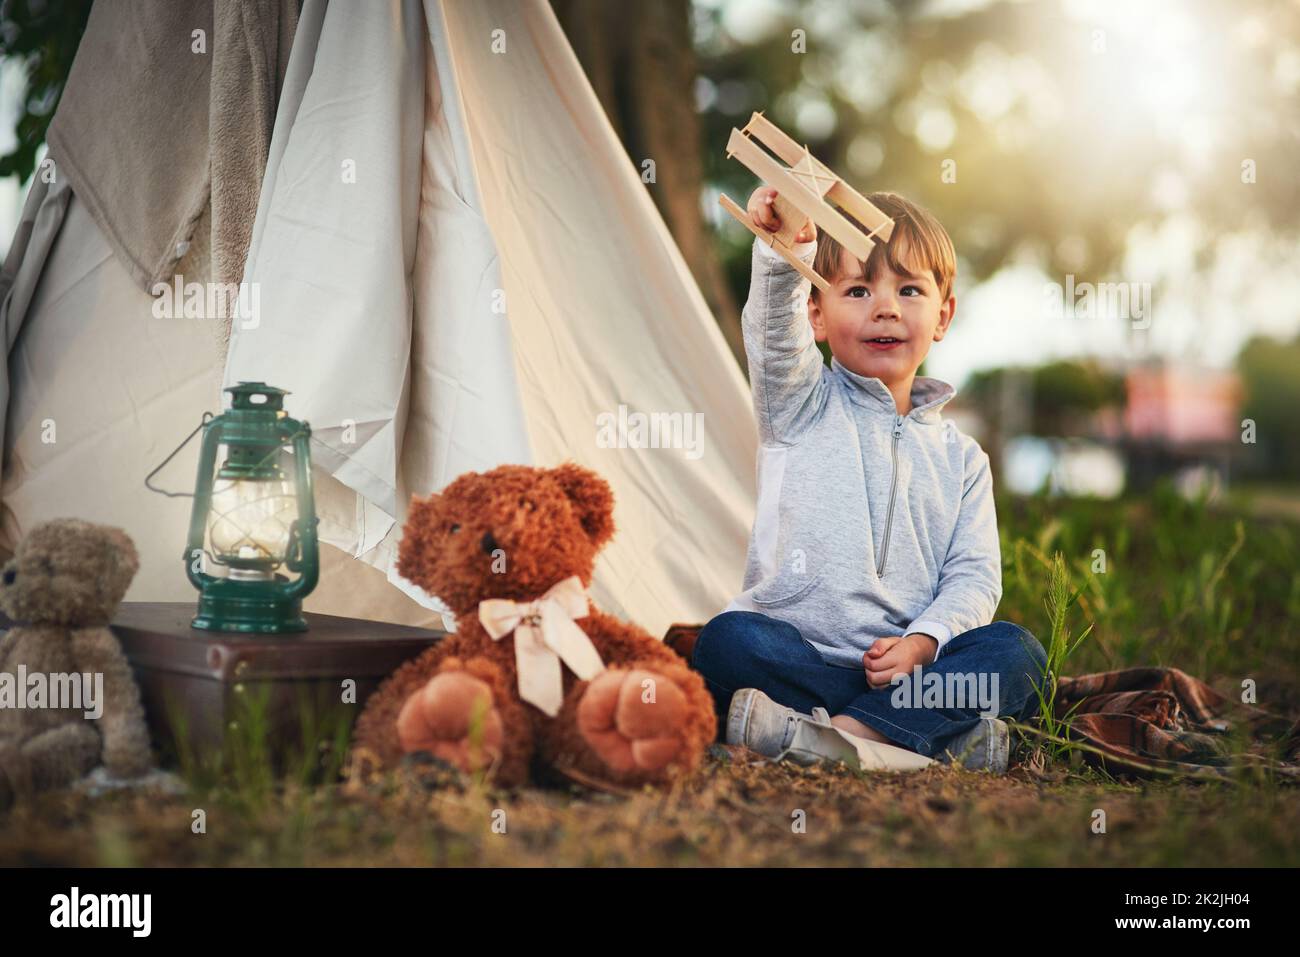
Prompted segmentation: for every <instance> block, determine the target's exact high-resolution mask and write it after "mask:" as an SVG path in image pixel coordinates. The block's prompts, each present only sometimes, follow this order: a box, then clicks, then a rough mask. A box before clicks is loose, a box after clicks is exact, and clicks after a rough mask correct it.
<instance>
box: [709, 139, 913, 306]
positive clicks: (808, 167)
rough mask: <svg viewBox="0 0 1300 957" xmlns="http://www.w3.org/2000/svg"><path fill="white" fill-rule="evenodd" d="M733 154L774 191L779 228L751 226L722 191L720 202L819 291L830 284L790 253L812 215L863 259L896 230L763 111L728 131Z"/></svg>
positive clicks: (889, 220)
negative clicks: (859, 227)
mask: <svg viewBox="0 0 1300 957" xmlns="http://www.w3.org/2000/svg"><path fill="white" fill-rule="evenodd" d="M755 140H757V141H758V143H762V144H763V145H764V146H766V147H767V148H768V149H770V150H771V151H772V152H773V153H775V154H776V155H777V156H778V157H780V158H781V159H782V160H784V161H785V162H786V163H787V164H789V165H788V166H782V165H781V164H780V163H778V162H777V161H776V160H774V159H773V158H772V157H771V156H769V155H768V154H767V152H766V151H765V150H763V149H761V148H760V147H759V146H758V143H756V142H755ZM732 157H735V158H736V159H739V160H740V161H741V162H742V163H744V164H745V165H746V166H747V167H749V169H750V171H751V172H752V173H753V174H754V175H755V176H757V177H758V178H759V179H761V180H763V182H765V183H767V185H768V186H772V187H774V188H775V189H776V193H777V195H776V200H775V201H774V202H773V204H772V205H773V207H774V208H775V210H776V215H777V216H778V217H779V218H780V220H781V229H780V230H779V231H778V232H775V233H772V232H768V231H767V230H766V229H762V228H761V227H758V226H755V225H754V223H753V221H752V220H750V218H749V213H748V212H747V211H746V210H744V209H742V208H741V207H740V206H738V205H737V204H736V203H735V202H734V201H733V200H732V199H731V198H730V197H729V196H727V195H726V194H725V193H724V194H723V195H721V196H719V197H718V204H719V205H720V206H722V208H723V209H725V210H726V211H727V212H729V213H730V214H731V215H732V216H734V217H735V218H736V220H737V221H738V222H739V223H740V224H741V225H742V226H744V227H745V228H746V229H748V230H749V231H750V232H751V233H753V234H754V235H755V236H757V237H758V238H759V239H761V240H763V242H765V243H768V244H769V245H770V246H771V247H772V248H773V249H775V250H776V251H777V252H778V253H780V254H781V255H782V256H783V257H785V260H786V261H787V262H788V263H790V265H792V266H794V268H795V269H797V270H799V272H800V274H802V275H803V276H804V278H806V279H808V280H809V281H810V282H812V283H813V284H814V285H816V286H817V288H818V289H821V290H822V291H823V292H827V291H829V290H830V287H831V286H830V283H829V282H827V281H826V280H825V279H824V278H822V277H821V276H820V275H818V274H817V273H816V272H814V271H813V270H812V269H811V268H810V267H809V266H807V265H805V264H804V262H803V261H802V260H800V259H799V258H798V257H797V256H795V255H794V253H793V252H792V247H793V246H794V237H795V236H796V235H798V233H799V230H800V229H801V228H802V227H803V223H804V221H805V220H808V219H811V220H812V221H813V222H814V223H815V224H816V225H817V228H818V229H824V230H825V231H826V232H827V233H829V234H830V235H831V236H832V237H834V238H835V239H836V240H838V241H839V243H840V245H842V246H843V247H844V248H845V249H847V250H848V251H849V252H850V253H852V254H853V255H854V256H856V257H857V258H858V259H862V260H865V259H866V258H867V257H868V256H870V255H871V249H872V245H873V244H874V243H875V242H876V241H877V237H880V238H881V239H882V240H884V241H885V242H888V241H889V237H890V235H891V234H892V233H893V231H894V221H893V220H892V219H890V218H889V217H888V216H886V215H885V214H884V213H883V212H881V211H880V210H879V209H878V208H877V207H875V206H874V205H872V204H871V203H870V202H868V201H867V198H866V197H865V196H863V195H862V194H861V193H859V192H858V191H857V190H855V189H854V188H853V187H852V186H850V185H849V184H848V183H846V182H844V180H842V179H840V178H839V177H838V176H836V175H835V173H834V172H832V171H831V170H830V168H828V167H827V166H826V165H825V164H823V163H822V162H820V161H819V160H818V159H817V158H816V157H814V156H813V155H812V154H811V153H809V152H808V147H806V146H800V145H799V144H798V143H796V142H795V141H794V140H792V139H791V138H790V137H789V136H787V135H786V134H785V133H783V132H781V130H780V128H779V127H777V126H776V124H774V123H772V122H771V121H770V120H768V119H767V118H766V117H765V116H763V114H762V113H755V114H754V115H753V116H751V117H750V118H749V122H748V123H746V124H745V128H744V129H743V130H736V129H733V130H732V131H731V138H730V139H729V140H728V141H727V158H728V159H731V158H732ZM828 199H829V200H830V201H831V202H833V203H835V204H836V205H837V206H839V207H840V209H842V210H844V211H845V212H846V213H848V214H850V215H851V216H853V217H854V218H855V219H857V220H858V222H860V223H862V224H863V225H865V226H866V227H867V229H868V230H869V232H863V231H862V230H861V229H858V228H857V227H856V226H854V225H853V223H851V222H849V221H848V220H847V219H845V218H844V217H843V216H841V215H840V214H839V211H838V210H836V208H835V206H832V205H831V204H830V203H828V202H827V201H826V200H828Z"/></svg>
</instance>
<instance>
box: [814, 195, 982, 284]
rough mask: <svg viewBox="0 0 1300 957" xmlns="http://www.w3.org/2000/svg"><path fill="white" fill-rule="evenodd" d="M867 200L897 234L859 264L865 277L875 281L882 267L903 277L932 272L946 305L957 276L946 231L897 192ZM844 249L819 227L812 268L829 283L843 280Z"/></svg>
mask: <svg viewBox="0 0 1300 957" xmlns="http://www.w3.org/2000/svg"><path fill="white" fill-rule="evenodd" d="M867 199H868V200H870V201H871V204H872V205H873V206H875V207H876V208H877V209H879V210H880V211H881V212H882V213H884V214H885V215H886V216H888V217H889V218H890V219H892V220H894V231H893V234H892V235H891V236H890V237H889V242H888V243H881V242H879V241H877V242H876V243H875V244H874V246H873V248H872V250H871V255H870V257H869V258H868V259H867V261H866V262H862V261H861V260H859V261H858V265H859V267H860V268H861V269H862V276H863V278H865V279H866V280H867V281H872V280H874V279H875V278H876V277H877V276H878V275H879V274H880V271H881V268H882V267H883V266H888V267H889V268H890V269H891V270H893V271H894V272H896V273H898V274H899V275H903V276H907V275H916V274H917V273H918V272H929V273H931V274H932V275H933V276H934V281H935V283H936V284H937V285H938V286H939V299H940V301H941V302H946V301H947V299H948V297H949V296H950V295H952V285H953V280H954V279H955V278H956V275H957V254H956V252H955V251H954V250H953V246H952V239H950V238H949V236H948V232H947V230H945V229H944V228H943V226H942V225H941V224H940V223H939V221H938V220H937V219H935V218H934V216H933V214H931V213H930V212H929V211H928V210H926V209H923V208H922V207H920V206H917V205H916V204H915V203H913V202H911V201H910V200H908V199H905V198H904V197H902V196H900V195H898V194H897V193H888V192H885V193H871V194H869V195H868V196H867ZM840 214H841V215H842V216H843V217H844V218H845V219H847V220H848V221H849V222H851V223H853V225H855V226H857V227H859V228H860V229H861V230H862V231H863V232H864V233H865V232H870V230H868V229H867V228H866V227H865V226H863V225H862V224H861V223H860V222H858V221H857V220H856V219H854V218H853V217H852V216H850V215H849V214H848V213H846V212H844V211H843V210H840ZM843 249H844V247H843V246H841V245H840V244H839V242H838V241H837V240H835V239H834V238H833V237H832V236H830V235H829V234H828V233H827V232H826V230H824V229H820V228H819V229H818V230H817V255H816V257H815V258H814V259H813V269H815V270H816V271H817V273H818V274H819V275H821V276H824V277H825V278H826V279H827V280H829V281H830V282H835V281H836V280H838V279H841V278H843V275H842V271H841V268H840V266H841V251H842V250H843ZM812 294H813V296H816V295H817V294H818V290H817V287H816V286H813V289H812Z"/></svg>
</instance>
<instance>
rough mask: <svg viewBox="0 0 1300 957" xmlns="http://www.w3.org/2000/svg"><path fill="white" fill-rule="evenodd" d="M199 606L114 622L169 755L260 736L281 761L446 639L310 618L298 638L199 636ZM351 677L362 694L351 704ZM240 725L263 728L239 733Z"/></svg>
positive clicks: (146, 608) (136, 609) (347, 720)
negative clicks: (234, 737) (195, 624)
mask: <svg viewBox="0 0 1300 957" xmlns="http://www.w3.org/2000/svg"><path fill="white" fill-rule="evenodd" d="M194 608H195V606H194V603H192V602H183V603H179V602H178V603H161V602H126V603H124V604H123V605H122V606H121V608H120V609H119V610H118V615H117V617H116V618H115V619H114V621H113V631H114V633H115V634H116V635H117V638H118V640H119V641H120V642H121V644H122V649H123V651H125V652H126V656H127V658H128V659H129V660H130V662H131V666H132V668H133V669H134V671H135V677H136V681H137V683H138V684H139V686H140V694H141V697H142V699H143V701H144V707H145V712H146V715H147V717H148V721H149V727H150V730H151V732H152V734H153V739H154V745H155V747H157V748H158V749H159V750H160V752H161V753H162V754H163V755H164V757H174V756H176V755H178V754H180V753H181V752H180V750H179V748H181V747H184V746H185V745H186V743H188V746H189V747H190V748H191V749H192V750H191V752H190V753H191V754H194V755H195V756H196V757H199V756H202V755H203V754H205V753H210V752H211V750H212V749H219V748H221V747H222V746H223V744H224V743H225V742H226V740H227V738H228V737H229V736H230V735H231V734H233V733H236V732H239V733H242V734H243V735H244V736H245V740H247V737H248V735H249V734H254V735H255V734H258V733H262V734H263V736H264V738H265V740H266V741H267V742H268V743H269V744H270V750H271V751H272V752H273V753H274V754H275V755H276V756H283V755H284V754H285V753H288V751H289V749H294V748H297V749H300V748H301V747H302V746H303V745H304V744H308V743H312V742H314V741H316V740H328V739H332V738H334V737H335V735H336V733H337V731H338V729H339V727H340V725H343V726H345V727H346V728H347V729H350V728H351V726H352V722H354V721H355V720H356V717H357V716H358V715H359V714H360V713H361V709H362V707H363V706H364V705H365V703H366V698H367V697H368V696H369V695H370V693H371V692H372V691H374V690H375V688H376V687H378V685H379V683H380V682H381V681H383V679H384V678H386V677H387V676H388V675H389V674H391V673H392V672H393V671H394V670H395V669H396V668H397V667H398V665H400V664H402V663H403V662H405V661H407V660H408V659H410V658H413V657H415V656H416V655H418V654H419V653H420V652H422V651H424V650H425V649H426V648H428V647H429V646H430V645H432V644H433V643H434V642H436V641H437V640H438V639H439V638H441V637H443V635H444V634H445V632H442V631H437V630H426V629H423V628H412V627H408V626H405V625H394V624H389V623H386V622H376V621H363V620H358V619H354V618H340V617H336V616H334V615H317V614H312V613H310V612H308V613H307V614H306V618H307V624H308V630H307V631H305V632H300V633H298V634H293V635H243V634H234V633H224V632H213V631H200V630H198V629H195V628H191V627H190V619H191V618H193V616H194ZM348 679H351V680H352V681H354V682H355V694H354V695H350V696H349V697H350V698H351V701H350V702H345V701H344V682H345V681H346V680H348ZM241 721H242V722H244V723H245V725H249V724H258V725H260V726H261V728H262V729H264V730H263V731H260V732H259V731H258V729H256V728H249V727H245V728H243V729H240V728H238V727H237V726H236V727H232V722H233V723H236V725H237V723H238V722H241Z"/></svg>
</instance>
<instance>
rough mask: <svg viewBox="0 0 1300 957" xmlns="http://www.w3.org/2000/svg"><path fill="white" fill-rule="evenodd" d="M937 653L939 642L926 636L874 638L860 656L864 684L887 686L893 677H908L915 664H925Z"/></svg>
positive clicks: (875, 686) (915, 634)
mask: <svg viewBox="0 0 1300 957" xmlns="http://www.w3.org/2000/svg"><path fill="white" fill-rule="evenodd" d="M938 651H939V642H937V641H935V640H934V639H933V638H931V637H930V636H929V635H922V634H920V633H913V634H910V635H908V636H907V637H906V638H903V637H899V636H895V637H890V638H878V639H876V642H875V644H873V645H872V646H871V647H870V648H868V649H867V651H866V653H865V654H864V655H863V656H862V664H863V665H864V666H865V667H866V669H867V684H869V685H870V686H871V687H873V688H887V687H889V682H890V679H891V678H893V677H894V675H896V674H906V675H910V674H911V673H912V669H913V668H914V667H916V666H917V665H922V666H925V665H928V664H930V663H931V662H932V661H934V658H935V655H936V654H937V653H938Z"/></svg>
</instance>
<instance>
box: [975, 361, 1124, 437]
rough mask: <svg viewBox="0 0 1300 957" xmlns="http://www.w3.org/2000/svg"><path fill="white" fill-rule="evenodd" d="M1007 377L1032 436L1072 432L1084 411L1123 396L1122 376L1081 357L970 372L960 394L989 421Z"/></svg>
mask: <svg viewBox="0 0 1300 957" xmlns="http://www.w3.org/2000/svg"><path fill="white" fill-rule="evenodd" d="M1008 376H1015V377H1017V378H1018V379H1019V389H1023V392H1018V394H1019V396H1020V399H1021V401H1022V403H1023V404H1024V406H1025V407H1026V408H1028V409H1031V410H1032V412H1031V417H1030V421H1029V422H1027V423H1026V425H1027V427H1028V431H1029V433H1030V434H1032V435H1040V436H1058V435H1070V434H1075V433H1077V432H1078V431H1079V430H1080V429H1081V428H1082V427H1083V422H1084V420H1085V419H1086V418H1087V416H1088V415H1089V414H1090V413H1093V412H1096V411H1098V410H1100V409H1104V408H1114V407H1119V408H1122V407H1123V405H1124V402H1125V398H1126V392H1125V386H1124V376H1123V375H1122V374H1120V373H1118V372H1112V371H1109V370H1107V369H1103V368H1102V367H1101V366H1099V365H1098V364H1097V363H1095V362H1090V361H1087V360H1078V361H1075V360H1069V359H1061V360H1057V361H1054V362H1048V363H1045V364H1043V365H1040V366H1036V367H1034V368H1030V369H985V370H981V371H979V372H975V373H972V374H971V377H970V378H969V379H968V380H967V382H966V386H965V388H964V389H963V390H962V393H963V398H964V399H965V400H966V401H969V402H970V403H971V404H973V405H974V406H975V407H976V408H978V409H980V410H981V412H982V413H983V414H984V416H985V418H986V419H987V420H989V421H996V419H997V415H996V414H995V412H996V409H997V407H998V404H999V403H1000V401H1001V396H1002V389H1003V386H1004V383H1005V382H1006V379H1007V377H1008Z"/></svg>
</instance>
